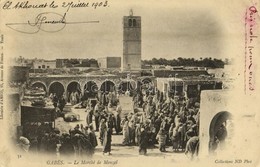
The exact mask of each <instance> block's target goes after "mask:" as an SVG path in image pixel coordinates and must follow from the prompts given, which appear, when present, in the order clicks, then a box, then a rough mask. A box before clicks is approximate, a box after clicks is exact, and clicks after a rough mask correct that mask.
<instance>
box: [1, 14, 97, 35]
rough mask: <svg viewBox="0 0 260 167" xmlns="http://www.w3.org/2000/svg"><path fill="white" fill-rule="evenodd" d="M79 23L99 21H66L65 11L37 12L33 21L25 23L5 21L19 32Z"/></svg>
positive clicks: (51, 31) (47, 30) (62, 27)
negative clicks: (61, 12) (60, 12)
mask: <svg viewBox="0 0 260 167" xmlns="http://www.w3.org/2000/svg"><path fill="white" fill-rule="evenodd" d="M81 23H99V21H85V22H66V13H64V14H63V15H62V14H58V13H55V12H44V13H40V14H38V15H37V16H36V17H35V19H34V21H28V22H27V23H7V24H6V26H7V27H9V28H11V29H12V30H14V31H17V32H20V33H25V34H35V33H38V32H39V31H44V32H48V33H54V32H59V31H61V30H63V29H64V28H65V27H66V25H67V24H81Z"/></svg>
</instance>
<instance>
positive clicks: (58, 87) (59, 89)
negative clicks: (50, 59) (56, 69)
mask: <svg viewBox="0 0 260 167" xmlns="http://www.w3.org/2000/svg"><path fill="white" fill-rule="evenodd" d="M64 91H65V88H64V86H63V85H62V84H61V83H60V82H53V83H52V84H51V85H50V87H49V93H50V94H51V93H52V94H54V93H55V94H56V95H57V97H58V98H60V97H61V96H62V95H63V93H64Z"/></svg>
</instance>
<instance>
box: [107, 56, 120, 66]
mask: <svg viewBox="0 0 260 167" xmlns="http://www.w3.org/2000/svg"><path fill="white" fill-rule="evenodd" d="M107 68H121V57H107Z"/></svg>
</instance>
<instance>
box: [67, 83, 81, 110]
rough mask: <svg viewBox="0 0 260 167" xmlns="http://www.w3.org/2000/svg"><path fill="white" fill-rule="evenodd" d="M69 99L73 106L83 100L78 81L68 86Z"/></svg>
mask: <svg viewBox="0 0 260 167" xmlns="http://www.w3.org/2000/svg"><path fill="white" fill-rule="evenodd" d="M67 97H68V102H69V103H71V104H72V105H75V104H76V103H79V101H80V98H81V89H80V84H79V83H78V82H76V81H72V82H71V83H69V84H68V86H67Z"/></svg>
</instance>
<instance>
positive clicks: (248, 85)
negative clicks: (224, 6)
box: [244, 6, 258, 94]
mask: <svg viewBox="0 0 260 167" xmlns="http://www.w3.org/2000/svg"><path fill="white" fill-rule="evenodd" d="M257 12H258V11H257V9H256V7H255V6H251V7H249V8H248V9H247V10H246V14H245V70H244V73H245V74H244V75H245V93H246V94H247V92H249V91H254V90H255V80H256V79H255V77H256V75H255V62H254V56H255V47H256V43H257V42H256V40H257V38H258V36H257V20H256V18H257Z"/></svg>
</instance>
